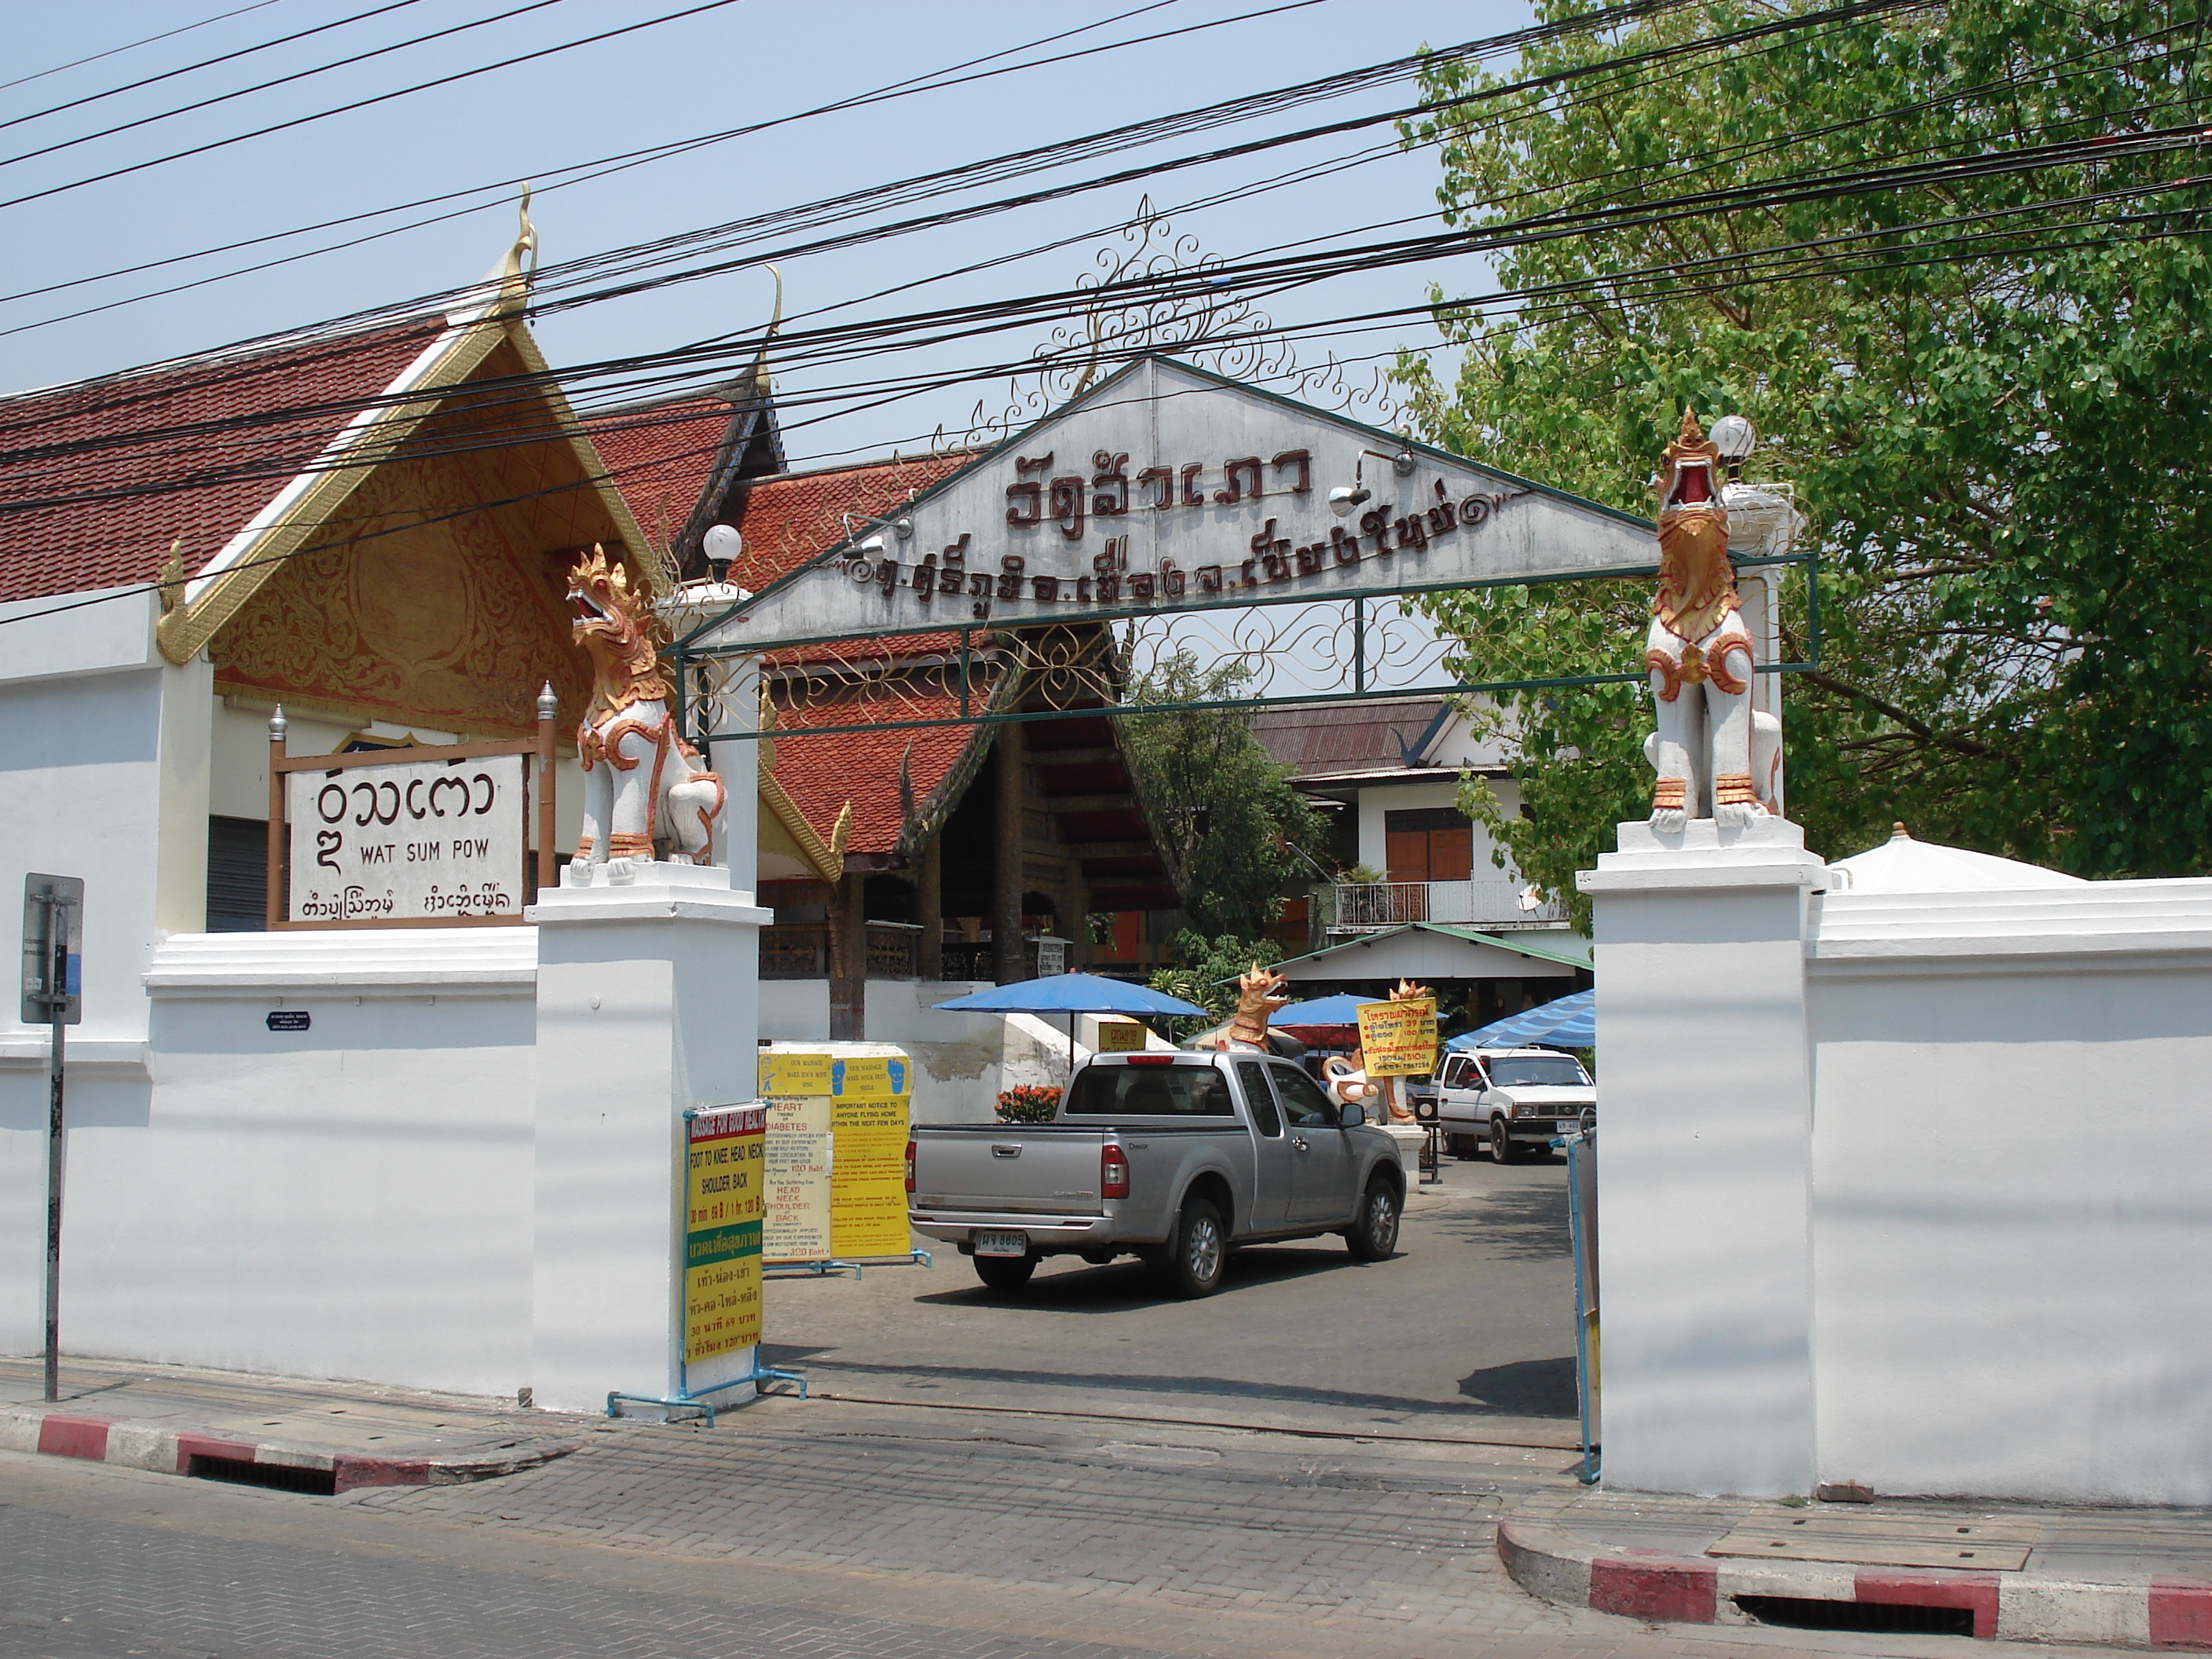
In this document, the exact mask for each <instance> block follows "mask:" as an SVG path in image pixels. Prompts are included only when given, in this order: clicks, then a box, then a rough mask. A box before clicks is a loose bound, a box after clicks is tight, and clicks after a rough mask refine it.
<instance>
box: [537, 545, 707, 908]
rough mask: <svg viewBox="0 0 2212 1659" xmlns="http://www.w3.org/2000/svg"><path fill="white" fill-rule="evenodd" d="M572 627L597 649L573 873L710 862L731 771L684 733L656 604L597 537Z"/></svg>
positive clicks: (578, 585)
mask: <svg viewBox="0 0 2212 1659" xmlns="http://www.w3.org/2000/svg"><path fill="white" fill-rule="evenodd" d="M568 600H569V603H570V604H571V605H574V607H575V613H576V614H575V617H574V621H573V622H572V623H571V624H570V630H569V631H570V636H571V637H572V638H573V639H574V641H575V642H576V643H577V644H578V645H580V646H581V647H583V648H584V650H585V651H586V653H588V654H589V655H590V657H591V659H592V702H591V707H590V708H587V709H586V711H585V713H584V720H583V724H582V725H581V726H578V727H577V728H576V750H577V757H578V759H579V761H580V763H581V764H582V766H583V769H584V828H583V835H582V837H581V839H580V840H579V841H578V842H577V843H576V858H575V862H574V864H572V865H570V866H569V871H568V880H569V882H570V883H571V884H574V885H578V886H581V885H585V884H588V883H589V881H590V879H591V874H590V867H591V866H592V865H595V864H605V863H607V862H609V861H611V860H626V859H651V858H653V857H654V856H655V847H656V844H658V845H659V847H660V848H663V849H665V853H666V855H667V858H668V859H669V860H670V861H671V862H673V863H678V864H711V863H713V862H714V843H715V841H716V839H717V836H718V835H719V832H720V828H721V822H722V806H723V803H724V798H725V792H724V790H723V787H722V781H721V779H720V778H719V777H717V776H716V775H714V773H712V772H709V771H708V770H707V769H706V768H705V767H703V766H702V765H701V764H699V752H698V750H696V749H694V748H692V747H691V745H690V744H687V743H685V742H684V739H683V738H680V737H678V735H677V733H676V715H675V712H674V708H673V704H674V702H675V693H674V692H673V691H672V690H670V688H669V684H668V681H667V679H666V678H665V677H664V676H663V674H662V672H661V669H660V657H659V652H658V651H657V650H656V649H655V648H654V645H653V633H652V614H653V612H652V606H651V605H650V603H649V601H648V599H647V595H646V593H645V592H643V591H642V590H641V589H633V588H632V587H631V586H630V584H629V574H628V573H627V572H626V571H625V570H624V568H623V562H622V560H621V559H620V558H619V557H617V558H614V559H609V558H608V557H607V556H606V553H605V550H603V549H600V548H598V547H594V548H592V550H591V553H590V554H589V556H586V557H583V558H580V559H578V560H577V561H576V562H575V565H574V568H571V569H570V571H569V573H568Z"/></svg>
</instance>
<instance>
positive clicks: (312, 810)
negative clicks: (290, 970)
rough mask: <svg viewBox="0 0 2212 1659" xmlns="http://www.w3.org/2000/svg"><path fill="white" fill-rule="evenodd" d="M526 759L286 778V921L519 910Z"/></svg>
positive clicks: (523, 898) (411, 764) (430, 917)
mask: <svg viewBox="0 0 2212 1659" xmlns="http://www.w3.org/2000/svg"><path fill="white" fill-rule="evenodd" d="M522 761H523V757H521V756H520V755H490V756H486V757H483V758H481V759H477V760H447V761H395V762H393V763H391V764H389V765H378V766H354V767H347V768H344V769H339V770H333V771H328V772H294V773H291V774H290V775H289V776H288V777H287V779H286V785H287V794H286V802H285V816H286V817H288V818H289V820H290V823H291V826H292V896H291V908H290V910H289V916H290V919H291V920H292V921H295V922H311V923H321V924H324V925H326V926H327V925H331V924H339V925H343V924H346V923H361V922H376V921H465V920H469V919H471V918H477V917H484V916H520V915H521V914H522V907H523V905H524V904H525V903H526V902H527V901H528V897H529V894H528V891H527V890H526V888H525V886H524V884H523V869H524V858H525V855H526V854H525V841H526V837H525V836H524V833H523V823H524V812H525V802H524V794H523V772H522Z"/></svg>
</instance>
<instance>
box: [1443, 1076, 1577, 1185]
mask: <svg viewBox="0 0 2212 1659" xmlns="http://www.w3.org/2000/svg"><path fill="white" fill-rule="evenodd" d="M1436 1087H1437V1126H1438V1127H1439V1129H1440V1130H1441V1131H1442V1133H1443V1137H1444V1143H1445V1145H1446V1146H1449V1148H1450V1149H1451V1150H1452V1152H1455V1154H1457V1155H1458V1156H1459V1157H1461V1158H1473V1157H1474V1155H1475V1154H1476V1153H1477V1152H1480V1151H1481V1150H1482V1148H1483V1147H1484V1146H1488V1147H1489V1148H1490V1156H1491V1157H1492V1158H1494V1159H1495V1160H1497V1161H1498V1163H1500V1164H1510V1163H1511V1162H1512V1161H1513V1160H1514V1159H1516V1158H1519V1157H1520V1156H1521V1155H1522V1153H1523V1152H1527V1151H1531V1150H1538V1149H1542V1148H1546V1147H1548V1146H1550V1145H1551V1144H1552V1138H1553V1136H1554V1135H1559V1134H1571V1133H1573V1132H1574V1130H1575V1128H1576V1127H1585V1128H1587V1127H1591V1126H1593V1125H1595V1122H1596V1121H1597V1085H1595V1084H1594V1083H1592V1082H1591V1081H1590V1075H1589V1073H1588V1072H1585V1071H1584V1070H1583V1067H1582V1062H1581V1061H1580V1060H1577V1059H1576V1058H1575V1057H1574V1056H1573V1055H1572V1054H1561V1053H1559V1051H1558V1050H1557V1049H1555V1048H1474V1049H1468V1050H1464V1051H1462V1052H1461V1053H1458V1054H1447V1055H1445V1057H1444V1063H1443V1069H1442V1070H1441V1071H1439V1072H1438V1073H1437V1084H1436Z"/></svg>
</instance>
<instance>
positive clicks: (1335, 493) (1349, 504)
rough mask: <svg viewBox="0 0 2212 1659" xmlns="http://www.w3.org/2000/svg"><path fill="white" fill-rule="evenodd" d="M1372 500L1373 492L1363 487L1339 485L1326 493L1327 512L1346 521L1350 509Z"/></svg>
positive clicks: (1350, 512) (1349, 514) (1350, 513)
mask: <svg viewBox="0 0 2212 1659" xmlns="http://www.w3.org/2000/svg"><path fill="white" fill-rule="evenodd" d="M1374 499H1375V492H1374V491H1373V490H1371V489H1367V488H1366V487H1365V486H1364V485H1355V484H1339V485H1337V487H1336V488H1335V489H1332V490H1330V491H1329V492H1328V510H1329V511H1330V512H1332V513H1335V514H1336V516H1337V517H1338V518H1340V519H1348V518H1350V517H1351V516H1352V508H1354V507H1358V505H1360V503H1361V502H1363V501H1373V500H1374Z"/></svg>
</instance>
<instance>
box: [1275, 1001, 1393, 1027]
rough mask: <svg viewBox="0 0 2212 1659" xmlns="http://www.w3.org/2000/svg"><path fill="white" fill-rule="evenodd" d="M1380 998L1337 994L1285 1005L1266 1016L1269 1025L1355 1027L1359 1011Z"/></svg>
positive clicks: (1357, 1022)
mask: <svg viewBox="0 0 2212 1659" xmlns="http://www.w3.org/2000/svg"><path fill="white" fill-rule="evenodd" d="M1381 1000H1383V999H1382V998H1380V997H1355V996H1352V995H1349V994H1339V995H1336V996H1333V997H1316V998H1314V999H1313V1000H1311V1001H1310V1002H1291V1003H1286V1004H1285V1005H1284V1006H1282V1007H1280V1008H1278V1009H1276V1010H1275V1012H1273V1013H1272V1014H1270V1015H1268V1016H1267V1024H1270V1025H1357V1024H1359V1011H1360V1010H1361V1009H1362V1008H1364V1007H1365V1006H1368V1005H1369V1004H1370V1003H1374V1002H1380V1001H1381Z"/></svg>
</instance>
